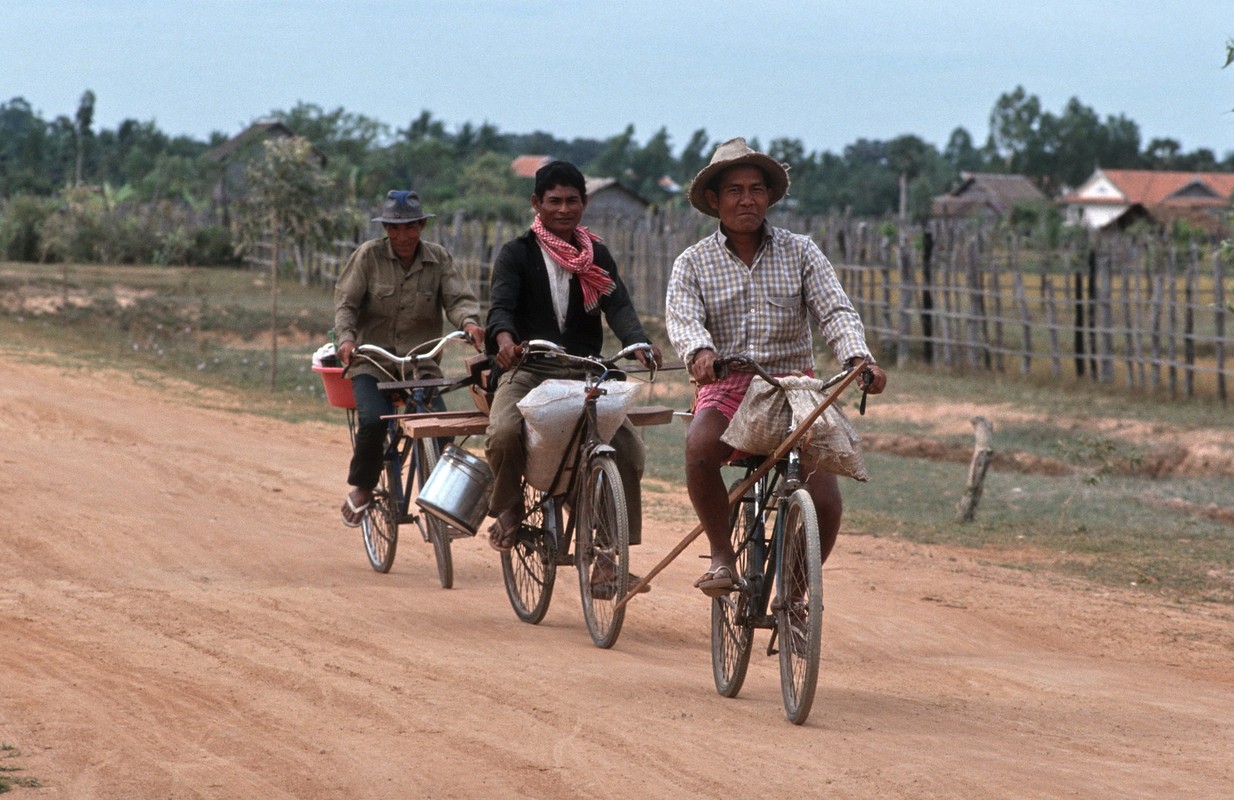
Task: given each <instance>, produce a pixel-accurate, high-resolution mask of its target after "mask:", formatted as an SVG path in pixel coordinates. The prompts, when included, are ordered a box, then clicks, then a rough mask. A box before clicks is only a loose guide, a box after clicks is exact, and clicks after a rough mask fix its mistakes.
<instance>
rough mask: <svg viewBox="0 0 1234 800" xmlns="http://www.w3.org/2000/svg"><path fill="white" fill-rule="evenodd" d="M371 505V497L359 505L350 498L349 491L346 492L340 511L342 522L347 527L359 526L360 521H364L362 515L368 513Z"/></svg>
mask: <svg viewBox="0 0 1234 800" xmlns="http://www.w3.org/2000/svg"><path fill="white" fill-rule="evenodd" d="M372 506H373V500H372V498H371V497H370V498H369V499H368V500H365V501H364V502H363V503H361V504H360V505H356V504H355V502H354V501H353V500H352V499H351V492H348V493H347V499H346V501H344V503H343V508H342V511H341V513H342V517H343V524H344V525H346V526H347V527H348V528H358V527H360V523H361V522H363V521H364V515H365V514H367V513H368V510H369V509H370V508H372Z"/></svg>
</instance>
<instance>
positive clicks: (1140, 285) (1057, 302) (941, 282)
mask: <svg viewBox="0 0 1234 800" xmlns="http://www.w3.org/2000/svg"><path fill="white" fill-rule="evenodd" d="M772 222H773V224H776V225H778V226H781V227H786V228H789V229H790V230H794V231H798V232H801V233H806V234H808V235H810V236H812V237H813V238H814V239H815V241H817V242H818V243H819V245H820V246H821V247H822V249H823V252H824V253H826V254H827V255H828V257H829V258H830V259H831V261H832V263H833V264H835V265H836V270H837V272H838V274H839V275H840V278H841V281H842V283H843V284H844V286H845V288H846V290H847V291H848V293H849V295H850V297H851V298H852V299H853V303H854V305H855V306H856V308H857V310H858V311H859V312H860V313H861V315H862V319H863V320H864V321H865V324H866V329H867V337H868V338H869V340H870V342H871V346H872V347H874V348H876V355H877V356H878V357H879V359H880V361H883V362H884V363H888V362H892V363H896V364H906V363H909V362H920V363H925V364H928V365H931V366H934V367H938V368H946V369H955V370H989V371H993V372H998V373H1003V374H1014V375H1041V376H1053V377H1056V378H1063V377H1072V376H1074V377H1078V378H1080V379H1084V380H1090V381H1094V382H1098V383H1104V384H1112V385H1118V384H1121V385H1124V386H1126V387H1127V388H1128V389H1129V390H1134V391H1138V392H1153V393H1161V394H1162V395H1164V396H1168V397H1170V398H1178V397H1187V398H1190V397H1197V396H1203V397H1213V398H1216V399H1218V400H1219V401H1220V402H1222V403H1226V402H1228V382H1229V379H1230V378H1231V377H1234V373H1232V372H1231V369H1232V367H1231V364H1230V362H1229V360H1228V358H1227V353H1228V352H1229V350H1230V348H1231V345H1232V344H1234V342H1232V341H1231V333H1230V331H1229V330H1228V328H1229V325H1228V324H1227V319H1228V318H1229V316H1230V314H1231V312H1230V311H1229V309H1228V304H1229V302H1230V300H1231V292H1232V291H1234V279H1232V278H1231V274H1230V269H1229V267H1228V266H1226V265H1224V264H1223V262H1222V260H1221V258H1220V257H1219V256H1218V254H1217V252H1216V249H1215V248H1214V247H1211V246H1207V245H1206V246H1204V247H1201V246H1199V245H1191V246H1176V245H1172V244H1171V243H1170V242H1168V241H1167V240H1160V239H1152V238H1149V239H1143V238H1141V239H1136V238H1132V237H1118V238H1109V237H1092V238H1078V239H1073V240H1072V241H1071V242H1070V243H1069V244H1067V245H1065V246H1060V247H1054V248H1044V247H1039V246H1036V245H1035V244H1034V243H1033V242H1032V241H1031V240H1030V239H1027V238H1024V237H1018V236H1013V235H1009V234H1007V232H1006V231H1004V230H1000V229H998V228H996V227H993V226H992V225H990V224H981V223H976V222H973V223H959V224H954V223H953V224H948V225H944V224H940V223H931V224H930V225H928V226H926V227H915V228H899V229H897V228H896V227H895V226H894V225H890V224H889V223H887V222H878V221H874V222H871V221H868V220H854V219H850V218H847V217H841V216H832V217H817V218H809V217H793V216H788V215H784V214H779V215H776V216H775V217H773V218H772ZM587 224H588V226H589V227H590V228H591V229H592V230H593V231H595V232H596V233H598V234H599V235H600V236H601V237H602V238H603V239H604V241H605V243H606V244H607V245H608V247H609V249H610V250H611V251H612V252H613V256H614V258H615V259H616V261H617V263H618V265H619V268H620V270H621V274H622V275H623V278H624V280H625V282H626V284H627V286H628V288H629V289H630V293H631V296H632V297H633V300H634V303H635V306H636V307H637V308H638V309H639V311H640V313H641V314H643V315H644V316H646V317H662V316H663V313H664V296H665V290H666V287H667V284H668V277H669V272H670V270H671V268H672V264H673V260H674V259H675V258H676V257H677V255H678V254H679V253H680V252H681V251H683V250H684V249H685V248H687V247H689V246H690V245H691V244H693V243H694V242H696V241H698V239H699V238H701V237H702V236H704V235H706V234H708V233H710V232H711V231H713V230H714V229H715V221H714V220H710V219H707V218H704V217H702V216H701V215H699V214H697V213H695V212H693V211H691V212H688V213H687V212H677V213H660V214H649V215H648V216H646V217H643V218H639V219H637V220H630V219H611V220H610V219H597V220H591V219H588V220H587ZM524 230H525V226H523V225H512V224H510V223H501V222H491V221H479V220H468V219H465V218H463V217H462V216H461V215H457V216H455V217H454V218H453V219H451V220H441V219H439V220H436V221H435V225H434V226H433V227H431V228H430V229H429V231H428V238H430V239H431V240H434V241H438V242H440V243H441V244H443V245H445V246H446V247H447V248H448V249H449V250H450V252H451V253H452V255H453V256H454V261H455V264H456V265H458V267H459V268H460V269H461V270H462V271H463V273H464V274H465V275H466V276H467V278H468V279H469V280H470V281H471V282H472V285H473V286H474V287H475V290H476V293H477V296H479V297H480V298H481V300H482V303H483V302H487V299H488V287H489V273H490V270H491V265H492V263H493V259H494V257H495V256H496V253H497V250H498V249H499V248H500V246H501V245H502V244H503V243H504V242H505V241H507V240H509V239H511V238H513V237H515V236H517V235H520V234H521V233H522V232H523V231H524ZM365 235H366V236H378V235H380V229H379V228H378V227H377V226H374V229H372V230H370V231H368V232H366V234H365ZM354 247H355V243H353V242H340V243H337V244H336V246H335V247H334V248H333V249H332V250H331V251H330V252H323V253H310V254H301V253H299V252H298V251H293V252H295V256H296V257H295V262H296V265H297V271H298V273H299V276H300V279H301V281H303V282H305V283H319V284H323V285H327V286H332V285H333V284H334V281H335V279H336V278H337V275H338V272H339V270H340V269H341V267H342V265H343V264H344V263H345V262H346V258H347V256H348V255H349V254H350V252H351V250H353V249H354ZM257 263H260V259H258V260H257ZM264 265H265V268H266V269H268V265H269V261H268V256H267V260H266V261H265V262H264Z"/></svg>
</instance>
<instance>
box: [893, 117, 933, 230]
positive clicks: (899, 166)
mask: <svg viewBox="0 0 1234 800" xmlns="http://www.w3.org/2000/svg"><path fill="white" fill-rule="evenodd" d="M933 150H934V148H932V147H931V146H930V145H928V144H926V143H925V142H924V141H923V140H922V139H920V138H919V137H916V136H913V135H911V134H907V135H904V136H897V137H896V138H894V139H892V140H891V141H890V142H888V143H887V166H888V167H890V168H891V171H892V172H893V173H894V174H895V175H896V177H897V181H898V183H899V187H900V206H899V215H900V221H901V222H904V221H907V219H908V185H909V181H911V180H913V179H914V178H916V177H917V176H918V175H919V174H921V172H922V170H924V169H925V166H926V160H927V158H928V157H929V156H930V154H931V153H932V152H933Z"/></svg>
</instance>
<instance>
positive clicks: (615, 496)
mask: <svg viewBox="0 0 1234 800" xmlns="http://www.w3.org/2000/svg"><path fill="white" fill-rule="evenodd" d="M578 505H579V508H578V509H577V510H578V524H577V526H576V531H577V533H576V536H577V541H576V545H575V550H574V565H575V567H577V569H578V586H579V591H580V592H581V593H582V598H583V618H584V619H585V620H586V621H587V632H588V633H589V634H591V640H592V641H593V642H595V645H596V647H602V648H609V647H612V646H613V645H614V644H615V643H616V641H617V636H618V634H620V633H621V623H622V621H623V620H624V619H625V615H626V612H625V608H624V607H622V608H618V607H617V603H618V601H619V600H621V598H623V597H624V596H625V594H626V590H627V589H628V588H629V580H630V518H629V516H628V511H627V508H626V493H625V488H624V487H623V485H622V483H621V475H620V474H618V472H617V464H616V463H614V462H613V460H612V459H611V458H609V457H608V456H598V457H596V458H593V459H591V461H590V463H589V464H588V465H587V474H586V475H585V476H584V481H583V485H582V488H581V491H580V493H579V503H578Z"/></svg>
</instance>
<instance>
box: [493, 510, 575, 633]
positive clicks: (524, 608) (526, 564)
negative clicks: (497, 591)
mask: <svg viewBox="0 0 1234 800" xmlns="http://www.w3.org/2000/svg"><path fill="white" fill-rule="evenodd" d="M542 498H543V495H542V494H541V493H540V492H537V491H536V490H535V489H533V488H531V487H530V486H527V487H525V488H524V498H523V502H524V508H529V509H533V510H532V511H531V512H530V513H529V514H528V515H527V517H525V518H524V519H523V523H522V525H520V526H519V531H518V538H517V540H516V541H515V543H514V547H512V548H510V550H509V552H505V553H502V554H501V577H502V578H503V580H504V581H505V585H506V596H507V597H508V598H510V606H511V607H512V608H513V609H514V614H515V616H517V617H518V618H519V619H520V620H522V621H523V622H526V623H528V624H531V625H538V624H539V623H540V620H542V619H544V615H545V614H547V613H548V605H549V602H551V601H552V599H553V585H554V584H555V583H556V581H557V534H558V533H559V532H560V531H561V513H560V512H559V511H558V510H557V508H558V506H557V503H556V502H554V501H549V502H547V503H545V505H543V506H541V505H540V500H541V499H542ZM546 523H552V524H546Z"/></svg>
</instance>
